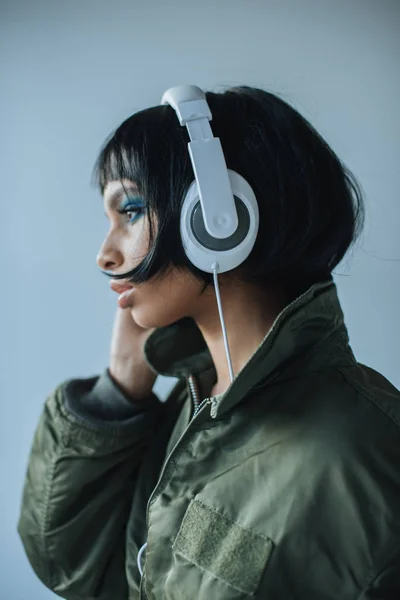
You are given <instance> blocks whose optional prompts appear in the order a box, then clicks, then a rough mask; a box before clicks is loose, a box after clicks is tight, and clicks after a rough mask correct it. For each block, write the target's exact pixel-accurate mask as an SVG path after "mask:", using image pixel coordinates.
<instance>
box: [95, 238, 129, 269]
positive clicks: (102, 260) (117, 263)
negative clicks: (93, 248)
mask: <svg viewBox="0 0 400 600" xmlns="http://www.w3.org/2000/svg"><path fill="white" fill-rule="evenodd" d="M123 262H124V257H123V256H122V253H121V252H120V251H119V250H118V249H116V248H112V247H111V246H109V245H107V244H106V243H105V244H103V246H102V247H101V248H100V250H99V253H98V255H97V256H96V263H97V266H98V267H99V268H100V269H102V270H103V271H113V270H115V269H118V268H119V267H121V265H122V264H123Z"/></svg>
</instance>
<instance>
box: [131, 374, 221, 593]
mask: <svg viewBox="0 0 400 600" xmlns="http://www.w3.org/2000/svg"><path fill="white" fill-rule="evenodd" d="M187 382H188V385H189V390H190V393H191V394H193V391H192V390H194V391H195V395H194V396H193V395H192V400H193V403H194V406H195V410H194V413H193V415H192V418H191V419H190V421H189V423H188V425H187V427H186V429H185V430H184V432H183V433H182V435H181V437H180V438H179V440H178V441H177V442H176V444H175V446H174V447H173V448H172V450H171V452H170V453H169V455H168V457H167V459H166V460H165V462H164V466H163V468H162V470H161V473H160V476H159V478H158V481H157V483H156V486H155V488H154V490H153V491H152V493H151V495H150V498H149V500H148V502H147V507H146V529H147V531H148V530H149V511H150V505H151V503H152V501H153V499H154V497H155V495H156V492H157V489H158V487H159V485H160V483H161V481H162V479H163V477H164V473H165V471H166V469H167V467H168V465H169V462H170V459H171V456H172V455H173V454H174V452H175V450H176V449H177V447H178V446H179V444H180V443H181V441H182V439H183V438H184V437H185V435H186V432H187V431H188V430H189V428H190V426H191V424H192V423H193V420H194V418H195V417H196V416H197V415H198V414H199V413H200V412H201V411H202V410H203V409H204V407H205V406H206V405H207V404H211V405H213V400H214V398H205V399H204V400H203V401H202V402H200V403H199V404H197V403H196V399H197V398H198V396H197V395H196V391H197V389H198V388H197V382H196V381H195V379H194V377H193V375H189V377H188V378H187ZM195 386H196V387H195ZM196 404H197V406H196ZM145 571H146V563H145V564H144V567H143V575H142V578H141V581H140V597H142V595H143V597H144V598H147V593H146V590H145V589H143V585H144V584H143V582H144V578H145Z"/></svg>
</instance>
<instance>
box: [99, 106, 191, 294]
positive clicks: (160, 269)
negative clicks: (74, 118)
mask: <svg viewBox="0 0 400 600" xmlns="http://www.w3.org/2000/svg"><path fill="white" fill-rule="evenodd" d="M189 141H190V138H189V135H188V132H187V129H186V127H181V125H180V124H179V121H178V120H177V118H176V114H175V111H174V110H173V109H172V108H171V107H170V106H156V107H152V108H148V109H146V110H142V111H140V112H138V113H135V114H134V115H132V116H131V117H129V118H128V119H127V120H126V121H124V122H123V123H122V124H121V125H120V126H119V127H118V129H117V130H116V131H115V132H114V133H113V134H112V135H111V137H110V138H109V139H108V140H107V141H106V143H105V145H104V146H103V148H102V149H101V151H100V153H99V156H98V158H97V161H96V163H95V166H94V169H93V176H92V178H93V183H94V184H95V186H96V187H97V188H98V189H99V190H100V193H101V194H102V195H103V194H104V189H105V187H106V186H107V184H108V183H109V182H111V181H120V182H121V183H122V185H123V181H122V180H124V179H126V180H129V181H132V182H133V183H134V184H135V185H136V186H137V189H138V192H139V194H140V196H141V197H142V199H143V202H144V211H145V215H146V217H147V222H148V224H149V238H150V242H149V253H148V255H147V256H146V258H145V259H144V260H143V261H142V262H141V263H140V265H139V266H138V267H136V268H135V269H133V270H132V271H130V272H129V273H124V274H121V275H110V276H111V277H113V278H114V279H127V280H129V281H132V283H143V282H145V281H147V280H149V279H150V278H151V277H155V276H157V277H160V278H161V277H162V275H163V274H164V273H165V271H166V269H167V267H168V266H169V264H170V263H172V264H173V265H174V266H176V267H189V266H191V267H192V268H191V270H192V271H193V269H196V268H195V267H193V266H192V265H190V263H189V261H188V259H187V257H186V255H185V253H184V251H183V247H182V244H181V243H180V239H181V238H180V209H181V205H182V202H183V198H184V196H185V194H186V192H187V190H188V188H189V186H190V184H191V183H192V181H193V180H194V178H195V177H194V172H193V167H192V164H191V162H190V157H189V153H188V143H189ZM154 218H156V220H157V234H156V235H154V231H153V228H154V225H155V222H154ZM166 257H168V259H169V260H168V261H167V260H166ZM201 273H202V272H201V271H199V270H198V274H199V275H200V274H201ZM106 274H107V273H106Z"/></svg>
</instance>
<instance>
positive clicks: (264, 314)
mask: <svg viewBox="0 0 400 600" xmlns="http://www.w3.org/2000/svg"><path fill="white" fill-rule="evenodd" d="M218 282H219V287H220V295H221V303H222V311H223V315H224V321H225V327H226V333H227V338H228V344H229V352H230V356H231V361H232V368H233V374H234V377H235V378H236V377H237V375H238V374H239V372H240V371H241V369H242V368H243V367H244V365H245V364H246V363H247V362H248V360H249V358H250V357H251V356H252V354H253V353H254V352H255V351H256V349H257V348H258V346H259V345H260V343H261V342H262V340H263V338H264V337H265V336H266V335H267V333H268V331H269V330H270V329H271V326H272V324H273V322H274V320H275V319H276V317H277V316H278V314H279V313H280V312H281V310H283V308H284V307H285V306H286V304H287V301H286V298H285V297H284V294H283V293H282V291H280V290H279V289H277V288H272V287H271V288H270V289H269V290H268V291H261V290H260V289H259V288H257V287H256V286H254V285H250V284H243V283H235V282H233V281H232V280H230V279H229V278H227V277H224V275H220V276H219V277H218ZM192 316H193V318H194V320H195V321H196V324H197V326H198V327H199V329H200V331H201V333H202V335H203V337H204V340H205V342H206V344H207V346H208V349H209V351H210V354H211V356H212V359H213V362H214V366H215V369H216V372H217V381H216V383H215V385H214V387H213V388H212V390H211V395H216V394H220V393H222V392H224V391H225V390H226V389H227V388H228V387H229V386H230V384H231V379H230V375H229V367H228V359H227V356H226V351H225V345H224V338H223V333H222V326H221V322H220V318H219V312H218V305H217V299H216V294H215V290H214V288H213V287H212V286H210V287H209V288H207V290H206V292H205V293H204V294H203V295H202V296H200V298H199V304H198V306H197V307H196V312H195V314H193V315H192Z"/></svg>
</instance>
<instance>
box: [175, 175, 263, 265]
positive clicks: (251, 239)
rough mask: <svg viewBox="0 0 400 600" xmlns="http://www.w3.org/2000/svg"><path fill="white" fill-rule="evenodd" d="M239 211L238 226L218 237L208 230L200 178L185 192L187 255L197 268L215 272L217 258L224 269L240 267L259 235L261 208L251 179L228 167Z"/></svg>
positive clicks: (183, 233)
mask: <svg viewBox="0 0 400 600" xmlns="http://www.w3.org/2000/svg"><path fill="white" fill-rule="evenodd" d="M228 175H229V179H230V183H231V189H232V193H233V196H234V199H235V206H236V211H237V215H238V227H237V229H236V231H235V232H234V233H233V234H232V235H231V236H229V237H228V238H223V239H220V238H215V237H213V236H211V235H210V234H209V233H208V231H207V230H206V227H205V223H204V218H203V213H202V209H201V203H200V196H199V192H198V186H197V182H196V181H193V182H192V184H191V185H190V187H189V190H188V192H187V194H186V196H185V199H184V202H183V205H182V211H181V223H180V231H181V238H182V244H183V248H184V251H185V253H186V256H187V257H188V259H189V260H190V262H192V263H193V264H194V265H195V266H196V267H197V268H199V269H201V270H202V271H205V272H206V273H212V271H213V270H212V264H213V263H214V262H217V263H218V265H219V269H218V271H219V272H220V273H224V272H226V271H230V270H232V269H235V268H236V267H238V266H239V265H240V264H241V263H242V262H243V261H244V260H245V259H246V258H247V257H248V255H249V254H250V252H251V250H252V248H253V246H254V243H255V241H256V238H257V233H258V227H259V212H258V204H257V200H256V197H255V194H254V192H253V190H252V188H251V186H250V185H249V183H248V182H247V181H246V180H245V179H244V177H242V176H241V175H239V173H236V172H235V171H232V170H230V169H228Z"/></svg>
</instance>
